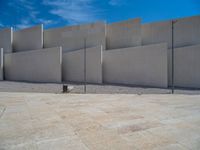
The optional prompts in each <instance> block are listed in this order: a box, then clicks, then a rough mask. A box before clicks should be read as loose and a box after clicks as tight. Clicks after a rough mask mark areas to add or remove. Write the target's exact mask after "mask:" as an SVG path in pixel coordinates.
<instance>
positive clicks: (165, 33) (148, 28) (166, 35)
mask: <svg viewBox="0 0 200 150" xmlns="http://www.w3.org/2000/svg"><path fill="white" fill-rule="evenodd" d="M158 43H167V44H168V48H171V47H172V24H171V21H164V22H155V23H148V24H143V25H142V45H149V44H158Z"/></svg>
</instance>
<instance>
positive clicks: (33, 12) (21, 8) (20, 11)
mask: <svg viewBox="0 0 200 150" xmlns="http://www.w3.org/2000/svg"><path fill="white" fill-rule="evenodd" d="M36 2H37V3H36ZM40 3H41V2H39V1H36V0H32V1H30V0H12V1H11V0H10V1H9V2H8V5H9V6H10V7H11V8H12V9H13V10H14V11H15V13H16V14H15V15H16V22H15V23H14V24H15V25H14V26H15V27H16V28H17V29H22V28H27V27H31V26H33V25H36V24H45V25H49V24H51V23H53V21H52V20H50V19H45V18H42V17H41V16H40V11H41V10H39V8H38V7H37V5H38V4H40Z"/></svg>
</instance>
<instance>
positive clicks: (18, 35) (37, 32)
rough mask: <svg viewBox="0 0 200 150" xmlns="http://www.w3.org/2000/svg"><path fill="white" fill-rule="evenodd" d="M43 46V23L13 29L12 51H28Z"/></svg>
mask: <svg viewBox="0 0 200 150" xmlns="http://www.w3.org/2000/svg"><path fill="white" fill-rule="evenodd" d="M42 48H43V25H38V26H35V27H31V28H26V29H22V30H18V31H15V32H14V33H13V51H14V52H20V51H28V50H37V49H42Z"/></svg>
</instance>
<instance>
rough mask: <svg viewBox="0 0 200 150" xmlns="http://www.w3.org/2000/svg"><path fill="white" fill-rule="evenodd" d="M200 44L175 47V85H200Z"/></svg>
mask: <svg viewBox="0 0 200 150" xmlns="http://www.w3.org/2000/svg"><path fill="white" fill-rule="evenodd" d="M199 56H200V45H195V46H187V47H181V48H176V49H175V62H174V67H175V72H174V75H175V80H174V82H175V85H176V86H179V87H193V88H195V87H196V88H198V87H200V67H199V64H200V59H199Z"/></svg>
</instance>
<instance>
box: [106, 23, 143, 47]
mask: <svg viewBox="0 0 200 150" xmlns="http://www.w3.org/2000/svg"><path fill="white" fill-rule="evenodd" d="M106 29H107V30H106V49H117V48H126V47H134V46H140V45H141V43H142V40H141V23H140V19H133V20H127V21H122V22H117V23H112V24H108V25H107V28H106Z"/></svg>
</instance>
